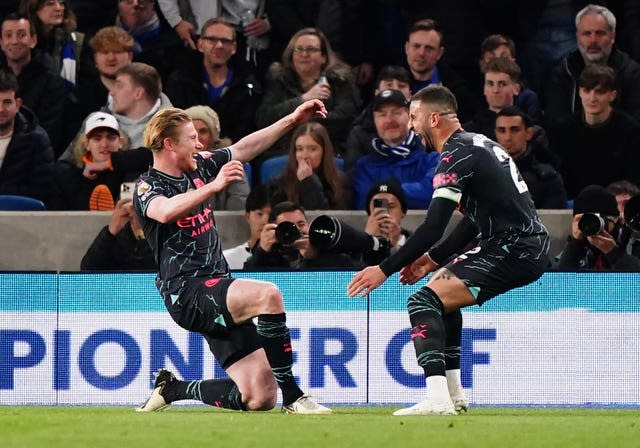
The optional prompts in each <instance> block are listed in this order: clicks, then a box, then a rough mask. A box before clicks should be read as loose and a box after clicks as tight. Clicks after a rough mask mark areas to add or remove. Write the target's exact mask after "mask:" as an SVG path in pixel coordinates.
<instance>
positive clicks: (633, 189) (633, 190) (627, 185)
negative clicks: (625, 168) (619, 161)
mask: <svg viewBox="0 0 640 448" xmlns="http://www.w3.org/2000/svg"><path fill="white" fill-rule="evenodd" d="M606 190H607V191H608V192H609V193H611V194H613V195H617V194H628V195H629V196H635V195H637V194H640V188H638V186H637V185H636V184H634V183H632V182H629V181H628V180H619V181H616V182H612V183H610V184H609V185H607V187H606Z"/></svg>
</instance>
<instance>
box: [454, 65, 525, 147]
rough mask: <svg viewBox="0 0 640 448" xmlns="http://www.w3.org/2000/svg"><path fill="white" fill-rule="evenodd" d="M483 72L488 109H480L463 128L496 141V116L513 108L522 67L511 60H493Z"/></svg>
mask: <svg viewBox="0 0 640 448" xmlns="http://www.w3.org/2000/svg"><path fill="white" fill-rule="evenodd" d="M482 72H483V75H484V88H483V92H484V98H485V104H486V107H480V108H478V110H476V113H475V114H474V115H473V119H472V120H470V121H468V122H466V123H464V124H463V125H462V127H463V128H464V129H465V130H466V131H468V132H476V133H478V134H484V135H486V136H487V137H489V138H490V139H492V140H495V139H496V134H495V124H496V114H497V113H498V112H500V110H501V109H502V108H503V107H506V106H513V104H514V100H515V97H516V96H517V95H518V93H519V92H520V83H519V81H520V67H518V64H516V63H515V62H514V61H512V60H511V59H509V58H492V59H489V61H488V62H487V63H486V64H483V66H482Z"/></svg>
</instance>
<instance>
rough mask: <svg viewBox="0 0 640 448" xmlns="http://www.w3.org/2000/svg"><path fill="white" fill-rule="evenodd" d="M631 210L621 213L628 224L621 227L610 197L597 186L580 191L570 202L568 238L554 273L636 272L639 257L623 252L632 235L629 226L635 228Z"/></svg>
mask: <svg viewBox="0 0 640 448" xmlns="http://www.w3.org/2000/svg"><path fill="white" fill-rule="evenodd" d="M638 199H640V197H638ZM632 204H633V203H632ZM635 208H636V207H635V206H633V205H632V206H631V207H628V208H627V209H626V210H625V217H626V218H627V219H626V220H627V221H628V224H623V223H622V220H621V219H620V214H619V211H618V206H617V203H616V198H615V196H614V195H613V194H611V193H609V192H608V191H607V190H606V189H605V188H604V187H602V186H600V185H589V186H587V187H585V188H584V189H582V191H580V193H579V194H578V196H577V197H576V198H575V200H574V202H573V220H572V222H571V235H570V236H569V238H568V240H567V244H566V245H565V247H564V249H563V251H562V253H561V254H560V260H559V262H558V269H561V270H587V269H589V270H610V271H633V272H640V254H633V255H632V254H629V253H627V252H626V251H625V250H624V248H625V247H627V243H628V241H629V238H630V237H631V235H632V234H633V233H634V232H633V230H632V227H629V226H634V225H637V218H635V216H633V215H635V214H637V211H635V210H632V209H635ZM627 211H628V212H630V213H628V212H627Z"/></svg>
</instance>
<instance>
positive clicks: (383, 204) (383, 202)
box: [373, 199, 389, 213]
mask: <svg viewBox="0 0 640 448" xmlns="http://www.w3.org/2000/svg"><path fill="white" fill-rule="evenodd" d="M373 208H374V209H376V208H381V209H383V210H384V212H385V213H389V201H388V200H387V199H374V200H373Z"/></svg>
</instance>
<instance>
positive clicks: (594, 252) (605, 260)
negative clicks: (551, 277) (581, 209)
mask: <svg viewBox="0 0 640 448" xmlns="http://www.w3.org/2000/svg"><path fill="white" fill-rule="evenodd" d="M619 230H620V232H621V233H620V234H619V236H618V238H617V243H618V247H616V248H614V249H613V250H612V251H611V252H609V253H608V254H606V255H605V254H603V253H602V252H600V250H598V249H597V248H595V247H594V246H592V245H591V244H589V242H588V241H587V239H586V238H585V239H583V240H576V239H574V238H573V237H571V236H569V238H568V239H567V244H566V245H565V247H564V249H563V250H562V253H561V254H560V260H559V262H558V269H561V270H568V271H576V270H592V269H597V270H605V271H627V272H640V245H638V244H636V245H635V247H634V248H633V250H632V252H631V253H628V252H627V251H626V250H625V248H626V247H627V246H628V245H629V241H630V238H631V236H632V235H631V232H630V230H629V229H627V228H622V229H619Z"/></svg>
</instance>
